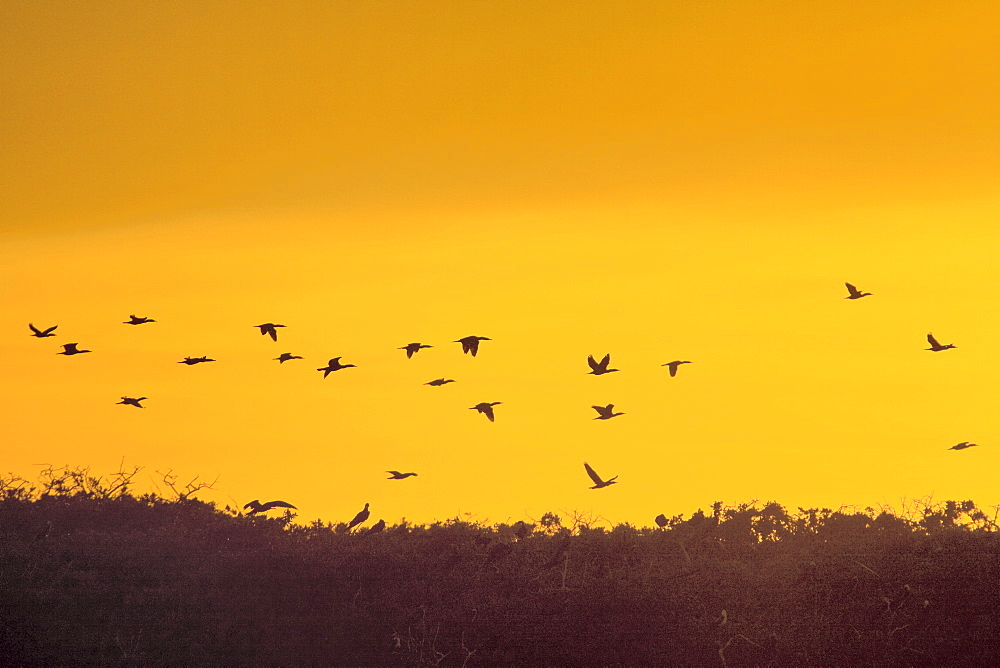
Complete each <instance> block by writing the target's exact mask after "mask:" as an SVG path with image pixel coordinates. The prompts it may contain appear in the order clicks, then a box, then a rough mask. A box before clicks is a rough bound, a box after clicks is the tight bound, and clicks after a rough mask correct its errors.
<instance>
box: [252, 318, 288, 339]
mask: <svg viewBox="0 0 1000 668" xmlns="http://www.w3.org/2000/svg"><path fill="white" fill-rule="evenodd" d="M254 327H258V328H259V329H260V333H261V336H263V335H264V334H270V335H271V340H272V341H277V340H278V330H276V329H275V327H284V325H275V324H274V323H273V322H265V323H264V324H263V325H254Z"/></svg>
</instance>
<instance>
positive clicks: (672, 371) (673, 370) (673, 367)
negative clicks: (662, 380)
mask: <svg viewBox="0 0 1000 668" xmlns="http://www.w3.org/2000/svg"><path fill="white" fill-rule="evenodd" d="M690 363H691V360H674V361H673V362H667V363H666V364H661V365H660V366H668V367H670V377H671V378H673V377H674V376H676V375H677V367H679V366H680V365H681V364H690Z"/></svg>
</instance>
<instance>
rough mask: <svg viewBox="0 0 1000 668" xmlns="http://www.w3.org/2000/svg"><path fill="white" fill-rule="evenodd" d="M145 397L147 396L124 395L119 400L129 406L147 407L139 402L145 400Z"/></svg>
mask: <svg viewBox="0 0 1000 668" xmlns="http://www.w3.org/2000/svg"><path fill="white" fill-rule="evenodd" d="M145 398H146V397H139V398H138V399H133V398H132V397H122V400H121V401H119V402H118V403H119V404H127V405H129V406H135V407H136V408H145V406H143V405H142V404H140V403H139V402H140V401H143V400H144V399H145Z"/></svg>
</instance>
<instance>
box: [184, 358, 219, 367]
mask: <svg viewBox="0 0 1000 668" xmlns="http://www.w3.org/2000/svg"><path fill="white" fill-rule="evenodd" d="M214 361H215V360H213V359H211V358H210V357H207V356H205V357H185V358H184V359H182V360H181V361H180V362H178V364H187V365H188V366H191V365H192V364H201V363H202V362H214Z"/></svg>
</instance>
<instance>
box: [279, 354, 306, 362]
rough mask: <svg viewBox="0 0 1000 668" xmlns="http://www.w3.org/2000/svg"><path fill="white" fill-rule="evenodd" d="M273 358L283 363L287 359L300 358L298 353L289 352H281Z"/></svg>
mask: <svg viewBox="0 0 1000 668" xmlns="http://www.w3.org/2000/svg"><path fill="white" fill-rule="evenodd" d="M274 359H276V360H278V363H279V364H284V363H285V362H287V361H288V360H300V359H302V358H301V357H299V356H298V355H293V354H291V353H281V354H280V355H278V356H277V357H275V358H274Z"/></svg>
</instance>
